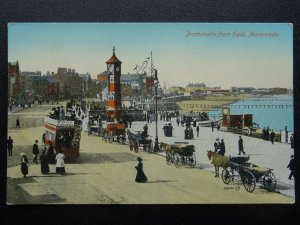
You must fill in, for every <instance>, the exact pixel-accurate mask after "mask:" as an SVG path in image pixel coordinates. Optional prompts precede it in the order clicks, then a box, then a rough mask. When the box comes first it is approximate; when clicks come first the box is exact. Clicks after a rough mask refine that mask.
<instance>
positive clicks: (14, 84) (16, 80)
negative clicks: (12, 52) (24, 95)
mask: <svg viewBox="0 0 300 225" xmlns="http://www.w3.org/2000/svg"><path fill="white" fill-rule="evenodd" d="M20 96H21V76H20V68H19V62H18V61H17V62H9V63H8V98H11V97H20Z"/></svg>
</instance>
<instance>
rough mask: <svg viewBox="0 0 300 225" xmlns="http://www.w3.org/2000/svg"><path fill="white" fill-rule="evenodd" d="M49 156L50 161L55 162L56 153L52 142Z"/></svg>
mask: <svg viewBox="0 0 300 225" xmlns="http://www.w3.org/2000/svg"><path fill="white" fill-rule="evenodd" d="M47 157H48V163H54V162H55V153H54V148H53V145H52V142H50V143H49V147H48V152H47Z"/></svg>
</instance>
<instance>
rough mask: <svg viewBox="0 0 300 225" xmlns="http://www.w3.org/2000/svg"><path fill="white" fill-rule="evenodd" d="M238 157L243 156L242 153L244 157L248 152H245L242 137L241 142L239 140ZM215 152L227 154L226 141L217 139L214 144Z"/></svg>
mask: <svg viewBox="0 0 300 225" xmlns="http://www.w3.org/2000/svg"><path fill="white" fill-rule="evenodd" d="M238 151H239V152H238V155H241V153H243V155H245V154H246V152H245V151H244V143H243V139H242V137H241V136H239V140H238ZM214 152H215V153H217V154H219V155H223V156H224V155H225V153H226V147H225V142H224V139H223V138H222V139H221V142H220V139H219V138H216V141H215V142H214Z"/></svg>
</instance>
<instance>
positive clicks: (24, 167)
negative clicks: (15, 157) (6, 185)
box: [21, 155, 28, 176]
mask: <svg viewBox="0 0 300 225" xmlns="http://www.w3.org/2000/svg"><path fill="white" fill-rule="evenodd" d="M21 173H22V174H23V175H24V176H25V175H27V174H28V159H27V157H26V156H25V155H23V156H22V157H21Z"/></svg>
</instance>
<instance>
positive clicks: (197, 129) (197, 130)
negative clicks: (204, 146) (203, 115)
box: [196, 125, 199, 137]
mask: <svg viewBox="0 0 300 225" xmlns="http://www.w3.org/2000/svg"><path fill="white" fill-rule="evenodd" d="M196 132H197V137H199V125H198V126H197V128H196Z"/></svg>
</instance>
